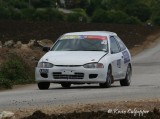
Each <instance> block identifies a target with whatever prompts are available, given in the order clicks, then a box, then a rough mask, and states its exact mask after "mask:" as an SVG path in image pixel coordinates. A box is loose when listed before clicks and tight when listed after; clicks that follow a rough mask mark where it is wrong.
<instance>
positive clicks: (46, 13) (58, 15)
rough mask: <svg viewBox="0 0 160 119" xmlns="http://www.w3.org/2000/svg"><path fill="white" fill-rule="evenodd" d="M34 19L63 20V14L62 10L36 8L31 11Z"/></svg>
mask: <svg viewBox="0 0 160 119" xmlns="http://www.w3.org/2000/svg"><path fill="white" fill-rule="evenodd" d="M33 19H34V20H45V21H64V19H65V16H64V14H63V13H62V12H59V11H58V10H56V9H50V8H48V9H42V8H41V9H37V10H36V11H35V12H34V13H33Z"/></svg>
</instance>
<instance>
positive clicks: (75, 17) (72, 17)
mask: <svg viewBox="0 0 160 119" xmlns="http://www.w3.org/2000/svg"><path fill="white" fill-rule="evenodd" d="M67 21H69V22H88V16H87V15H86V13H83V12H74V13H70V14H68V16H67Z"/></svg>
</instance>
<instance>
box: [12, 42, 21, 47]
mask: <svg viewBox="0 0 160 119" xmlns="http://www.w3.org/2000/svg"><path fill="white" fill-rule="evenodd" d="M14 47H15V48H21V47H22V42H21V41H17V43H16V44H15V45H14Z"/></svg>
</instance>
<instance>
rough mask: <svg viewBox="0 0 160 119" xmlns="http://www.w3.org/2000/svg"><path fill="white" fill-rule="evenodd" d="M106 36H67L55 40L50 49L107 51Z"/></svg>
mask: <svg viewBox="0 0 160 119" xmlns="http://www.w3.org/2000/svg"><path fill="white" fill-rule="evenodd" d="M107 49H108V47H107V37H106V36H72V37H71V36H70V37H69V36H67V37H62V38H61V39H60V40H58V41H57V42H56V44H55V45H54V46H53V48H52V49H51V51H107Z"/></svg>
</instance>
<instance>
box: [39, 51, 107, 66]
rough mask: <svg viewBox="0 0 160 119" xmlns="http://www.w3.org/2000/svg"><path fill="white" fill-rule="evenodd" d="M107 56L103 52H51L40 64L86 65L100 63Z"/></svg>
mask: <svg viewBox="0 0 160 119" xmlns="http://www.w3.org/2000/svg"><path fill="white" fill-rule="evenodd" d="M105 54H106V52H103V51H85V52H84V51H49V52H48V53H46V54H45V55H44V56H43V57H42V58H41V60H40V62H50V63H52V64H54V65H84V64H86V63H91V62H98V61H99V60H100V58H101V57H103V56H104V55H105Z"/></svg>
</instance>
